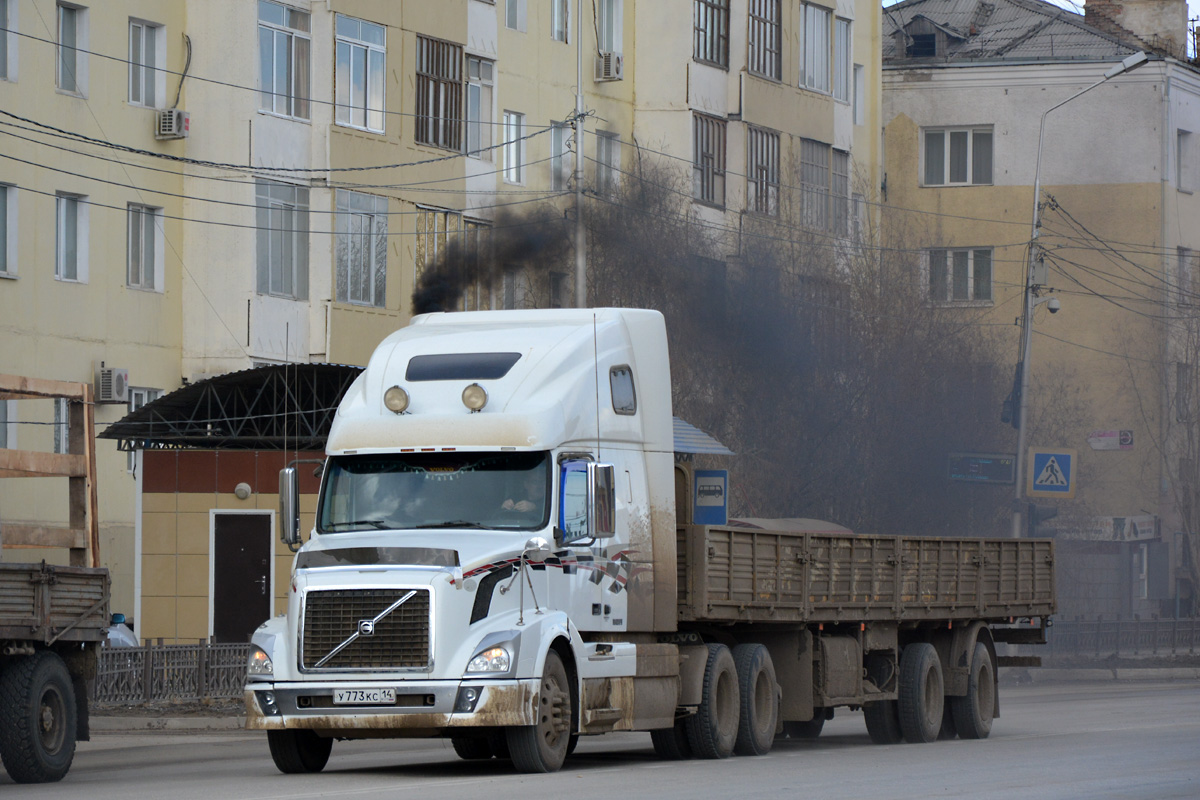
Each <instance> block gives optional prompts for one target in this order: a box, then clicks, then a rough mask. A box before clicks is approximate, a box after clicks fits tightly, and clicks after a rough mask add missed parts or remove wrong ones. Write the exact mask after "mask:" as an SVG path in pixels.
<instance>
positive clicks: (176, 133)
mask: <svg viewBox="0 0 1200 800" xmlns="http://www.w3.org/2000/svg"><path fill="white" fill-rule="evenodd" d="M191 124H192V115H191V114H189V113H188V112H186V111H182V110H180V109H178V108H168V109H167V110H166V111H159V112H158V113H157V114H155V115H154V138H155V139H186V138H187V137H188V129H189V128H190V127H191Z"/></svg>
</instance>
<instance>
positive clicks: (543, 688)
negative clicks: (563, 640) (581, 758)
mask: <svg viewBox="0 0 1200 800" xmlns="http://www.w3.org/2000/svg"><path fill="white" fill-rule="evenodd" d="M537 716H538V721H537V723H536V724H534V725H523V726H520V727H513V728H509V729H508V732H507V735H508V750H509V753H510V754H511V755H512V761H513V766H514V767H516V768H517V771H518V772H557V771H558V770H559V768H561V767H562V765H563V761H565V760H566V758H567V747H568V745H569V744H570V740H571V685H570V683H569V682H568V681H567V670H566V668H565V667H563V663H562V659H561V658H560V657H559V655H558V653H556V652H555V651H553V650H551V651H549V652H548V653H546V665H545V666H544V667H543V668H542V680H541V684H540V685H539V687H538V707H537Z"/></svg>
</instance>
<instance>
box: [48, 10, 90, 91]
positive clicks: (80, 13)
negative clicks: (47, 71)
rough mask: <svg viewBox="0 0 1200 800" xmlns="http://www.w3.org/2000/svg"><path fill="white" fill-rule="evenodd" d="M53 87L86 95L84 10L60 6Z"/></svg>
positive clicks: (86, 41)
mask: <svg viewBox="0 0 1200 800" xmlns="http://www.w3.org/2000/svg"><path fill="white" fill-rule="evenodd" d="M57 9H58V58H57V61H56V65H55V81H56V83H55V85H56V86H58V88H59V89H61V90H62V91H64V92H70V93H71V94H77V95H86V94H87V48H88V37H87V14H88V12H87V9H86V8H83V7H80V6H72V5H64V4H62V3H60V4H59V5H58V6H57Z"/></svg>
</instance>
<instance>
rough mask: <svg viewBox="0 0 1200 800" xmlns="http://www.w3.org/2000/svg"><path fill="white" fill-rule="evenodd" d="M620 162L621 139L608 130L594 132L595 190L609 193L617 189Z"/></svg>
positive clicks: (604, 193) (600, 192)
mask: <svg viewBox="0 0 1200 800" xmlns="http://www.w3.org/2000/svg"><path fill="white" fill-rule="evenodd" d="M620 164H621V140H620V139H619V138H618V137H617V134H615V133H610V132H608V131H597V132H596V192H597V193H598V194H601V195H611V194H613V193H615V192H616V191H617V183H618V178H617V171H618V169H619V168H620Z"/></svg>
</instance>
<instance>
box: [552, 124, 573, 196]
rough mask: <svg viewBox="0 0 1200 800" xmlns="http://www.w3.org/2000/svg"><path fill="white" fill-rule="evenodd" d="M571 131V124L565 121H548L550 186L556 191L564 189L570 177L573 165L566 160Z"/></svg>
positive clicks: (569, 149) (569, 150) (569, 148)
mask: <svg viewBox="0 0 1200 800" xmlns="http://www.w3.org/2000/svg"><path fill="white" fill-rule="evenodd" d="M571 133H572V130H571V126H569V125H567V124H566V123H563V122H551V123H550V188H551V189H553V190H554V191H556V192H562V191H566V188H567V182H568V180H569V179H570V177H571V172H572V166H573V165H572V164H571V163H570V162H569V161H568V160H567V156H568V154H569V153H570V152H571V147H570V142H571Z"/></svg>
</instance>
